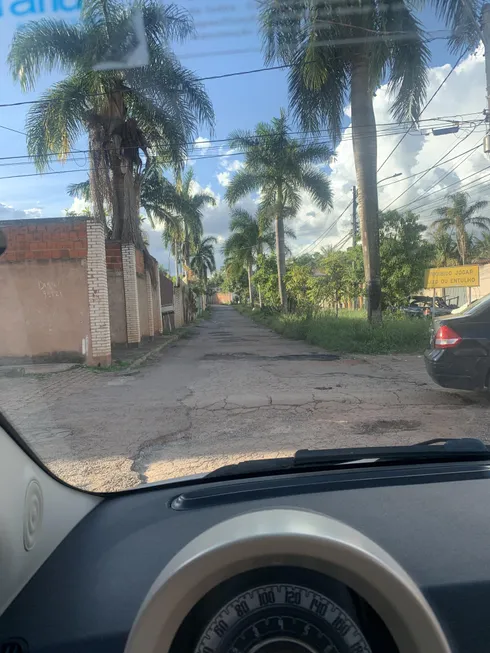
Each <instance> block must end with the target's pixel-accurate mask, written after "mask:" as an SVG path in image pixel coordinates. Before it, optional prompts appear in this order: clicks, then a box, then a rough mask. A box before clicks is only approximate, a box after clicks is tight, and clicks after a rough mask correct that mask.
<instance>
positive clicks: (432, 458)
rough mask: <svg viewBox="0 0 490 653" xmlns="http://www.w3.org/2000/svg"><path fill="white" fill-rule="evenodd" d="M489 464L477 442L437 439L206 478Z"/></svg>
mask: <svg viewBox="0 0 490 653" xmlns="http://www.w3.org/2000/svg"><path fill="white" fill-rule="evenodd" d="M487 460H490V450H489V449H488V447H487V446H486V445H485V444H484V443H483V442H482V441H481V440H478V439H477V438H448V439H444V438H437V439H434V440H427V441H425V442H419V443H416V444H414V445H410V446H405V447H403V446H400V447H354V448H348V449H299V450H298V451H297V452H296V453H295V454H294V456H291V457H288V458H265V459H262V460H246V461H244V462H241V463H237V464H235V465H225V466H224V467H219V468H218V469H215V470H214V471H213V472H211V473H209V474H207V475H206V477H207V478H209V477H216V476H230V477H233V476H256V475H261V474H274V473H284V472H286V473H287V472H299V471H321V470H325V469H332V468H335V467H339V466H344V465H345V466H349V467H368V466H382V465H404V464H408V465H418V464H424V463H443V462H471V461H475V462H478V461H487Z"/></svg>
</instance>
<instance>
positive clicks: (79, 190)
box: [66, 179, 90, 202]
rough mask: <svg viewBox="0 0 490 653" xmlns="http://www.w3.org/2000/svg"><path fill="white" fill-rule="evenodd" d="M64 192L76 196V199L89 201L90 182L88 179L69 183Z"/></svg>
mask: <svg viewBox="0 0 490 653" xmlns="http://www.w3.org/2000/svg"><path fill="white" fill-rule="evenodd" d="M66 192H67V193H68V195H69V196H70V197H78V199H81V200H85V202H90V182H89V180H88V179H87V180H86V181H80V182H78V183H76V184H69V185H68V187H67V189H66Z"/></svg>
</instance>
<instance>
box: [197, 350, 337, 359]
mask: <svg viewBox="0 0 490 653" xmlns="http://www.w3.org/2000/svg"><path fill="white" fill-rule="evenodd" d="M227 359H228V360H240V359H241V360H251V361H338V360H339V359H340V356H336V355H335V354H317V353H311V354H279V355H277V356H261V355H259V354H250V353H249V352H246V351H235V352H232V353H227V354H226V353H222V354H220V353H218V354H205V355H204V356H203V357H202V360H216V361H218V360H227Z"/></svg>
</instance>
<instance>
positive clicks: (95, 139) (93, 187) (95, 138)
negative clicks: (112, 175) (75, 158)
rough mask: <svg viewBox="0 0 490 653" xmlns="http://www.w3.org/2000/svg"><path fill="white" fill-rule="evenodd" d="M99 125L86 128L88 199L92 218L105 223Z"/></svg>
mask: <svg viewBox="0 0 490 653" xmlns="http://www.w3.org/2000/svg"><path fill="white" fill-rule="evenodd" d="M102 131H103V130H102V128H101V127H100V126H95V125H91V126H90V127H89V130H88V137H89V150H90V177H89V179H90V199H91V203H92V211H93V214H94V218H95V219H96V220H97V221H98V222H101V223H102V224H103V225H105V227H106V229H107V223H106V219H105V210H104V194H105V192H106V191H107V189H106V188H105V187H104V180H105V173H104V170H105V164H104V160H103V152H102V150H103V142H104V141H103V134H102Z"/></svg>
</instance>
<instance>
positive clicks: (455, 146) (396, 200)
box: [382, 121, 483, 211]
mask: <svg viewBox="0 0 490 653" xmlns="http://www.w3.org/2000/svg"><path fill="white" fill-rule="evenodd" d="M482 122H483V121H482ZM475 129H476V126H475V127H474V128H473V130H472V131H471V132H469V133H468V134H466V135H465V137H464V138H463V139H462V140H458V141H457V142H456V143H455V144H454V145H453V146H452V147H451V148H450V149H449V150H448V151H447V152H446V153H445V154H443V155H442V156H441V157H439V159H438V160H437V161H436V162H435V163H434V165H433V166H432V167H431V168H429V169H428V170H426V171H425V172H424V173H423V174H422V175H421V176H420V177H419V178H418V179H416V180H415V181H414V182H412V183H411V184H410V186H408V188H406V189H405V190H404V191H402V192H401V193H400V194H399V195H398V196H397V197H395V199H394V200H392V201H391V202H390V203H389V204H388V205H387V206H385V208H384V209H382V211H387V210H388V209H389V208H390V206H391V205H392V204H394V203H395V202H398V200H399V199H400V197H403V195H405V194H406V193H408V191H409V190H410V189H412V188H413V187H414V186H415V185H416V184H418V183H419V182H420V181H421V180H422V179H423V178H424V177H426V176H427V175H428V174H429V172H431V171H432V170H434V168H436V167H437V166H438V165H439V164H440V163H441V162H443V161H444V159H445V158H446V157H447V156H448V155H449V154H451V152H453V151H454V150H455V149H456V148H457V147H459V146H460V145H461V143H463V142H464V141H465V140H466V139H467V138H469V137H470V136H471V135H472V134H473V132H474V131H475ZM465 160H466V159H465ZM462 163H463V161H460V162H459V163H458V164H457V165H456V166H455V168H453V170H455V169H456V168H458V167H459V166H460V165H461V164H462ZM448 174H449V173H448ZM446 176H447V175H446Z"/></svg>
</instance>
